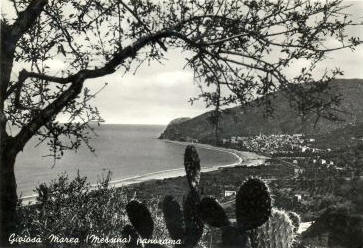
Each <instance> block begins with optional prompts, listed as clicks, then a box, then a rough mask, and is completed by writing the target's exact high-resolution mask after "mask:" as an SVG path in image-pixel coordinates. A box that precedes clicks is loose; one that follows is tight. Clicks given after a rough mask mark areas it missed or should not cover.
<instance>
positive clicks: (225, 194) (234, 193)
mask: <svg viewBox="0 0 363 248" xmlns="http://www.w3.org/2000/svg"><path fill="white" fill-rule="evenodd" d="M232 195H236V191H234V190H225V191H224V196H225V197H227V196H232Z"/></svg>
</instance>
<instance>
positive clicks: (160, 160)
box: [15, 125, 236, 196]
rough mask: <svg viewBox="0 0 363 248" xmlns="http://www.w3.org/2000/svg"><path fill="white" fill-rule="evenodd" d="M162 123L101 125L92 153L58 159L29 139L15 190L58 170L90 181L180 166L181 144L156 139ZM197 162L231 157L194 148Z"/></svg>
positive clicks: (47, 178) (210, 162) (20, 158)
mask: <svg viewBox="0 0 363 248" xmlns="http://www.w3.org/2000/svg"><path fill="white" fill-rule="evenodd" d="M164 128H165V127H164V126H155V125H102V126H101V127H99V128H97V131H96V132H97V134H98V136H96V137H94V138H93V139H92V140H91V144H92V145H93V147H94V148H95V149H96V152H95V153H92V152H90V151H89V150H88V149H87V148H85V147H82V148H81V149H80V150H79V151H78V152H73V151H68V152H67V153H65V155H64V156H63V158H62V159H60V160H57V163H56V165H55V166H54V167H53V168H52V165H53V160H52V159H51V158H49V157H42V156H44V155H47V154H48V150H47V149H48V148H47V147H46V146H45V145H42V146H38V147H34V145H35V141H32V142H30V143H29V144H27V146H26V147H25V149H24V152H23V153H21V154H19V156H18V158H17V162H16V168H15V173H16V177H17V183H18V192H19V193H20V192H22V194H23V196H26V195H30V194H32V193H33V189H34V188H35V186H37V185H39V184H40V183H42V182H49V181H50V180H51V179H54V178H56V177H57V175H59V174H61V173H62V172H65V171H66V172H67V174H68V175H70V176H71V177H73V176H75V175H76V173H77V170H79V171H80V174H81V176H87V177H88V178H89V180H90V181H91V182H92V183H95V182H97V179H98V178H99V177H100V176H101V175H102V174H103V175H104V174H105V173H106V171H107V170H110V171H111V172H112V180H116V179H124V178H129V177H133V176H138V175H144V174H147V173H152V172H157V171H163V170H169V169H176V168H181V167H183V166H184V165H183V155H184V148H185V147H184V146H182V145H177V144H172V143H167V142H165V141H162V140H159V139H157V137H158V136H159V135H160V133H161V132H162V131H163V129H164ZM198 152H199V156H200V159H201V165H202V166H206V167H211V166H216V165H225V164H230V163H233V162H235V161H236V159H235V157H233V156H232V155H231V154H228V153H225V152H218V151H212V150H207V149H202V148H199V149H198Z"/></svg>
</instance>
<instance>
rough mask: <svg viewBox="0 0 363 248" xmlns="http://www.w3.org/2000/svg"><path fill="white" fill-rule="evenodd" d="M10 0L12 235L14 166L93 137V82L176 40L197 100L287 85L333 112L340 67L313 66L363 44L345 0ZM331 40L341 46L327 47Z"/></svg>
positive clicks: (4, 165)
mask: <svg viewBox="0 0 363 248" xmlns="http://www.w3.org/2000/svg"><path fill="white" fill-rule="evenodd" d="M10 2H11V3H12V6H13V8H14V10H15V12H16V13H17V15H16V17H15V18H13V19H12V18H9V17H6V16H3V17H2V19H1V86H0V87H1V90H0V134H1V136H0V137H1V140H0V144H1V145H0V163H1V164H0V170H1V176H0V177H1V178H0V182H1V189H0V201H1V206H0V209H1V211H0V212H1V216H0V218H1V222H0V223H1V234H2V240H3V241H4V240H6V237H7V235H8V234H9V232H10V231H11V230H12V228H13V225H14V221H15V217H16V213H15V205H16V201H17V194H16V181H15V175H14V166H15V160H16V156H17V154H18V153H19V152H20V151H21V150H22V149H23V147H24V146H25V144H26V143H27V142H28V141H29V140H30V139H31V138H32V137H35V136H38V137H39V139H40V142H48V144H49V145H50V152H51V153H52V155H53V156H55V157H58V156H61V155H62V153H63V151H64V150H67V149H77V148H78V147H79V145H80V144H81V143H86V144H87V145H88V135H89V130H90V126H89V125H88V123H89V121H90V120H98V119H99V118H100V117H99V112H98V110H97V108H95V107H93V106H91V105H90V104H89V101H90V99H92V98H93V97H94V96H95V94H92V93H90V91H89V90H88V89H87V88H85V82H86V81H87V80H88V79H92V78H98V77H102V76H105V75H108V74H111V73H113V72H115V71H116V70H121V71H124V72H128V71H130V70H131V69H133V68H137V66H138V65H139V64H141V63H143V62H145V61H147V62H151V61H160V60H162V59H163V58H164V56H165V54H166V52H167V49H178V50H179V51H180V52H184V51H185V52H184V53H183V54H184V56H185V58H186V66H188V67H189V68H191V69H192V70H193V71H194V73H195V74H194V76H195V79H196V80H197V81H198V82H199V84H200V86H201V88H202V89H203V92H202V93H201V95H200V96H199V97H202V98H204V99H205V101H206V102H207V105H216V104H217V106H218V108H220V107H221V106H224V105H226V104H229V103H234V102H237V101H239V102H240V103H242V104H243V103H248V102H249V101H250V100H252V99H255V98H257V97H259V96H265V95H269V94H270V93H273V92H275V91H277V90H280V91H283V92H285V93H286V96H288V97H289V99H291V100H292V101H291V102H292V103H295V105H296V106H298V107H299V109H300V111H302V112H304V111H308V110H309V111H314V112H315V113H316V114H317V115H318V116H323V117H324V116H327V117H329V116H330V115H331V108H326V106H333V105H334V104H335V103H336V102H337V101H338V99H337V98H336V97H332V98H327V97H322V95H325V94H323V93H322V92H323V89H325V88H327V82H328V81H329V80H331V79H332V78H334V77H335V76H337V75H340V74H341V71H340V70H339V69H334V70H332V71H331V72H328V71H327V72H325V73H323V75H320V76H319V78H316V77H314V76H313V71H314V70H315V69H316V68H317V65H318V62H320V61H322V60H324V58H325V55H326V53H327V52H329V51H334V50H337V49H342V48H354V47H355V46H356V45H358V44H359V40H358V39H356V38H350V37H347V36H346V35H344V30H345V28H346V27H347V26H348V25H351V24H352V22H351V21H350V20H349V18H348V16H347V15H346V14H344V13H343V10H344V9H345V8H346V6H343V5H342V1H341V0H331V1H326V2H325V1H324V3H320V2H319V1H312V0H311V1H310V0H294V1H285V0H274V1H273V0H230V1H225V0H190V1H183V0H165V1H152V0H143V1H141V0H112V1H102V0H86V1H76V0H70V1H63V0H62V1H54V0H11V1H10ZM328 38H334V39H336V40H338V41H339V43H340V45H339V46H338V47H326V44H325V43H326V41H327V39H328ZM271 55H273V56H271ZM60 60H61V61H63V63H64V65H65V66H64V67H63V68H62V69H61V70H59V73H56V70H58V69H59V68H56V67H55V64H56V63H54V61H60ZM298 60H304V61H309V62H310V65H309V66H308V67H305V68H301V72H300V73H299V75H297V76H295V77H290V78H289V77H288V76H287V75H288V74H287V73H286V68H287V67H288V66H292V65H294V63H295V62H296V61H298ZM19 68H22V69H19ZM59 74H60V75H59ZM302 85H303V86H302ZM216 89H217V90H216ZM261 99H266V98H261ZM267 101H268V100H267ZM327 109H329V110H327ZM57 115H64V116H68V117H69V122H68V123H66V124H61V123H59V122H57V120H56V117H57ZM14 127H16V128H15V129H14ZM10 130H12V131H13V132H10ZM64 137H66V138H68V139H67V140H66V141H65V139H64Z"/></svg>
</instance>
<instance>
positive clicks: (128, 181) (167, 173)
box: [21, 139, 268, 206]
mask: <svg viewBox="0 0 363 248" xmlns="http://www.w3.org/2000/svg"><path fill="white" fill-rule="evenodd" d="M162 141H164V142H167V143H172V144H176V145H182V146H187V145H194V146H195V147H196V148H201V149H208V150H215V151H220V152H226V153H229V154H231V155H233V156H234V157H235V158H236V160H237V161H236V162H234V163H231V164H226V165H216V166H213V167H201V172H202V173H203V172H204V173H205V172H211V171H217V170H218V169H220V168H226V167H236V166H258V165H260V164H263V163H264V162H265V160H266V159H267V158H268V157H266V156H263V155H259V154H257V153H253V152H247V151H238V150H235V149H230V148H223V147H216V146H212V145H208V144H202V143H192V142H182V141H174V140H167V139H163V140H162ZM182 176H185V170H184V168H183V167H182V168H177V169H170V170H163V171H156V172H152V173H148V174H144V175H140V176H133V177H129V178H124V179H119V180H112V181H111V182H110V187H115V188H120V187H123V186H128V185H132V184H138V183H142V182H146V181H152V180H163V179H168V178H176V177H182ZM92 186H93V187H94V188H96V185H92ZM36 197H37V195H36V194H33V195H30V196H24V197H21V199H22V201H23V205H25V206H26V205H29V204H34V203H35V202H36Z"/></svg>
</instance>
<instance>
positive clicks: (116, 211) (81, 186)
mask: <svg viewBox="0 0 363 248" xmlns="http://www.w3.org/2000/svg"><path fill="white" fill-rule="evenodd" d="M109 181H110V174H108V175H106V176H105V177H104V178H103V179H102V180H101V181H100V182H99V184H98V185H97V187H96V188H94V187H92V186H91V185H90V184H89V183H88V182H87V178H86V177H81V176H79V175H78V176H77V177H75V178H74V179H69V178H68V176H67V175H65V174H63V175H61V176H60V177H59V178H58V179H57V180H54V181H52V182H50V183H49V184H45V183H43V184H41V185H39V187H38V188H37V193H38V194H39V197H38V199H37V200H38V204H36V205H31V206H19V208H18V215H19V220H20V221H19V224H18V227H17V234H19V235H23V236H31V237H41V238H42V240H43V245H45V246H47V245H48V246H52V247H57V246H58V247H63V246H64V245H66V246H67V247H68V246H69V247H70V246H72V244H67V243H63V244H62V243H54V242H53V243H49V241H50V237H51V235H55V236H57V237H59V238H61V237H63V238H64V237H68V238H71V237H74V238H78V239H79V243H78V244H76V245H80V244H86V245H87V247H91V246H95V247H98V246H99V245H100V244H99V243H97V242H93V240H96V239H92V238H91V235H94V236H97V237H98V238H105V237H109V238H112V237H114V238H115V237H123V236H124V233H123V232H122V231H123V228H124V227H125V226H127V225H129V224H128V223H129V218H128V217H127V214H126V211H127V208H126V206H127V202H128V201H129V200H128V199H127V197H126V194H124V193H123V191H122V189H116V188H112V187H110V186H109ZM150 207H151V209H152V211H151V216H150V218H151V217H152V218H153V219H154V225H155V227H154V229H155V233H156V234H157V235H158V237H160V238H162V237H165V235H166V230H165V224H164V223H163V220H162V217H161V214H160V210H158V201H156V200H154V201H152V202H150ZM130 221H131V222H132V219H130ZM87 236H88V242H87V243H84V242H86V241H87ZM127 238H128V236H127ZM73 245H74V244H73ZM101 245H102V244H101ZM103 245H106V246H107V247H119V246H120V243H107V244H103Z"/></svg>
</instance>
